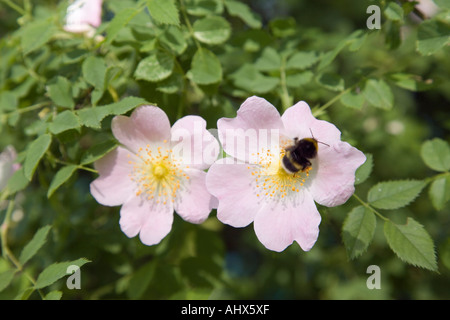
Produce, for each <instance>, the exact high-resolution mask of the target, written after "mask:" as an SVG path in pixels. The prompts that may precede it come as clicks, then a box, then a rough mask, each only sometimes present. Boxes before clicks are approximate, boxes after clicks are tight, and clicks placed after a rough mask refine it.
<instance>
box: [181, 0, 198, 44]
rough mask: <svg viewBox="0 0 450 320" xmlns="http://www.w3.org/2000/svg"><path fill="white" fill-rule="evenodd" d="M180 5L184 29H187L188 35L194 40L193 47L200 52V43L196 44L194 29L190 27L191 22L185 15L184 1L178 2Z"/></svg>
mask: <svg viewBox="0 0 450 320" xmlns="http://www.w3.org/2000/svg"><path fill="white" fill-rule="evenodd" d="M180 4H181V6H180V7H181V8H180V11H181V13H182V15H183V18H184V21H185V22H186V27H187V28H188V30H189V33H190V34H191V36H192V39H194V42H195V45H196V46H197V49H198V50H201V49H202V46H201V44H200V42H198V40H197V39H196V38H195V36H194V28H193V27H192V25H191V22H190V21H189V17H188V15H187V13H186V6H185V4H184V1H183V0H180Z"/></svg>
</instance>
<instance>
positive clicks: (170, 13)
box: [147, 0, 180, 26]
mask: <svg viewBox="0 0 450 320" xmlns="http://www.w3.org/2000/svg"><path fill="white" fill-rule="evenodd" d="M147 7H148V11H150V14H151V16H152V18H153V19H154V20H155V21H156V22H157V23H160V24H172V25H176V26H179V25H180V18H179V16H178V8H177V6H176V5H175V1H174V0H147Z"/></svg>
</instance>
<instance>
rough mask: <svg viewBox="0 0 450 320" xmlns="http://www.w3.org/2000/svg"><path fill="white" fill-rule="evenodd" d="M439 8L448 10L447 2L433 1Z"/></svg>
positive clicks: (449, 3) (448, 2) (449, 5)
mask: <svg viewBox="0 0 450 320" xmlns="http://www.w3.org/2000/svg"><path fill="white" fill-rule="evenodd" d="M433 1H434V3H436V4H437V6H438V7H439V8H442V9H447V10H450V1H449V0H433Z"/></svg>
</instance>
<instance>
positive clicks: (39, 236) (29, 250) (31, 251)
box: [19, 225, 52, 265]
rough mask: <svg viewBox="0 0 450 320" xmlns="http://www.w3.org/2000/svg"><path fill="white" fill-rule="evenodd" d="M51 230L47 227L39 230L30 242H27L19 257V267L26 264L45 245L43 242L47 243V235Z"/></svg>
mask: <svg viewBox="0 0 450 320" xmlns="http://www.w3.org/2000/svg"><path fill="white" fill-rule="evenodd" d="M51 228H52V226H49V225H47V226H44V227H42V228H40V229H39V230H38V231H37V232H36V233H35V235H34V236H33V238H32V239H31V240H30V242H28V243H27V245H26V246H25V247H24V248H23V249H22V252H21V253H20V256H19V262H20V264H21V265H24V264H25V263H27V262H28V261H29V260H30V259H31V258H32V257H33V256H34V255H35V254H36V253H37V252H38V251H39V249H40V248H41V247H42V246H43V245H44V244H45V242H46V241H47V235H48V233H49V231H50V229H51Z"/></svg>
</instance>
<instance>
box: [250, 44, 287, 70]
mask: <svg viewBox="0 0 450 320" xmlns="http://www.w3.org/2000/svg"><path fill="white" fill-rule="evenodd" d="M255 67H256V69H258V70H259V71H267V72H270V71H278V70H280V69H281V56H280V55H279V54H278V52H277V50H275V49H274V48H272V47H267V48H265V49H264V50H263V52H262V53H261V56H260V57H259V58H258V60H256V63H255Z"/></svg>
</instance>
